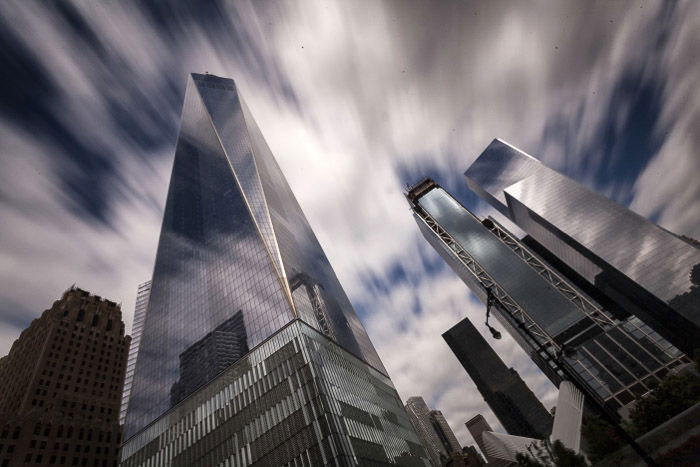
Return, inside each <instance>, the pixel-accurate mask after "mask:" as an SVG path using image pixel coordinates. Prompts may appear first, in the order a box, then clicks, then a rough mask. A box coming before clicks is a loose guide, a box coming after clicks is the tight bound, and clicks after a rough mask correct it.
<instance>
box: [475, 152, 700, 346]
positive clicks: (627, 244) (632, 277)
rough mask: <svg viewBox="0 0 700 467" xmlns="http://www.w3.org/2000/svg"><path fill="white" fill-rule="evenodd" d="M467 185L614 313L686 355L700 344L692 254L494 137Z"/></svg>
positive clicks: (699, 257)
mask: <svg viewBox="0 0 700 467" xmlns="http://www.w3.org/2000/svg"><path fill="white" fill-rule="evenodd" d="M464 175H465V177H466V178H467V184H468V185H469V187H470V188H471V189H472V190H474V191H475V192H476V193H477V194H478V195H479V196H480V197H482V198H483V199H484V200H486V201H487V202H489V203H490V204H491V205H492V206H494V207H495V208H496V209H498V210H499V211H500V212H501V213H503V214H504V215H505V216H507V217H509V218H510V219H511V220H512V221H513V222H515V223H516V224H517V225H518V226H519V227H520V228H521V229H523V230H524V231H526V232H527V233H528V234H529V235H530V236H532V237H533V238H534V239H535V240H536V241H537V242H539V243H540V244H541V245H543V246H544V247H545V248H546V249H547V250H549V251H550V252H552V253H553V254H554V255H555V256H556V257H558V258H560V259H561V260H562V261H563V262H564V263H566V265H567V266H569V267H571V268H572V269H573V270H574V271H575V272H576V273H577V274H578V275H580V276H581V277H582V278H584V279H585V280H586V281H588V282H589V283H590V284H592V285H594V286H595V287H596V288H597V289H598V290H600V291H601V292H602V293H603V294H605V295H606V296H607V297H608V298H609V299H610V300H611V302H613V303H614V304H615V305H616V306H617V307H618V308H619V309H620V310H622V311H624V312H626V313H627V314H633V315H636V316H638V317H639V318H640V319H642V320H643V321H644V322H645V323H647V324H648V325H650V326H651V327H652V328H654V330H656V331H657V332H658V333H660V334H661V335H663V336H664V337H666V338H667V339H668V340H669V341H670V342H671V343H673V344H674V345H675V346H676V347H678V348H679V349H680V350H682V351H683V352H685V353H686V354H688V355H692V354H693V352H694V350H695V349H696V348H697V347H698V345H699V344H698V342H700V249H699V248H698V247H697V244H693V243H692V242H689V241H686V240H684V239H683V238H681V237H679V236H676V235H674V234H672V233H670V232H668V231H666V230H664V229H662V228H661V227H659V226H658V225H656V224H654V223H652V222H650V221H648V220H647V219H645V218H643V217H641V216H639V215H638V214H636V213H634V212H632V211H630V210H629V209H627V208H625V207H623V206H620V205H619V204H617V203H615V202H613V201H611V200H609V199H608V198H606V197H605V196H603V195H600V194H598V193H596V192H594V191H592V190H590V189H588V188H586V187H585V186H583V185H581V184H579V183H577V182H575V181H573V180H571V179H570V178H567V177H565V176H563V175H561V174H559V173H557V172H556V171H554V170H552V169H550V168H548V167H546V166H545V165H543V164H542V163H540V162H539V161H538V160H537V159H535V158H533V157H531V156H530V155H528V154H526V153H524V152H522V151H520V150H518V149H516V148H514V147H513V146H511V145H509V144H507V143H505V142H503V141H500V140H494V141H493V142H492V143H491V144H490V145H489V146H488V147H487V148H486V149H485V150H484V152H483V153H482V154H481V155H480V156H479V157H478V158H477V160H476V161H475V162H474V163H473V164H472V165H471V166H470V167H469V169H468V170H467V171H466V172H465V174H464Z"/></svg>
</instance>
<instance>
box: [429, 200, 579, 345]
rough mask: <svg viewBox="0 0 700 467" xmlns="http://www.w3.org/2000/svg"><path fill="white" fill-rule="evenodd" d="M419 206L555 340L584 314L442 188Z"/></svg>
mask: <svg viewBox="0 0 700 467" xmlns="http://www.w3.org/2000/svg"><path fill="white" fill-rule="evenodd" d="M418 205H420V207H421V208H423V209H424V210H425V211H426V212H427V213H428V214H430V216H431V217H432V218H433V219H435V221H437V222H438V223H439V224H440V226H441V227H442V228H443V229H445V230H446V231H448V232H449V233H450V234H451V235H452V237H453V238H454V239H455V240H456V241H457V242H458V243H459V244H460V245H461V247H462V248H463V249H464V250H466V251H467V252H469V255H470V256H472V257H473V258H474V260H476V261H477V262H478V263H479V264H480V265H481V267H482V268H484V270H485V271H486V272H487V273H488V274H489V275H490V276H491V277H492V278H493V280H494V281H496V282H497V283H498V284H499V285H500V286H501V287H502V288H503V290H505V291H506V292H507V293H508V295H510V296H511V297H512V299H513V300H515V301H516V302H517V303H518V304H519V305H520V306H521V307H522V308H523V309H524V310H526V312H527V313H528V315H530V317H531V318H532V319H533V320H534V321H535V322H536V323H537V324H538V325H539V326H540V327H541V328H542V329H544V330H545V331H546V332H547V333H548V334H549V335H550V336H552V337H556V336H557V335H559V334H560V333H562V332H564V331H566V330H567V329H569V328H570V327H571V326H573V325H574V324H576V323H577V322H579V321H581V320H583V319H585V315H584V314H583V313H582V312H581V311H580V310H579V309H578V308H576V306H575V305H574V304H573V303H572V302H570V301H569V300H567V299H566V298H565V297H564V296H563V295H561V294H560V293H559V292H558V291H557V290H555V289H554V288H553V287H552V286H551V285H550V284H549V283H548V282H547V281H546V280H545V279H544V278H543V277H542V276H540V275H539V274H537V272H536V271H535V270H534V269H532V268H531V267H529V266H528V265H527V264H526V263H525V262H524V261H523V260H522V259H521V258H520V257H519V256H517V255H516V254H515V253H514V252H513V251H512V250H511V249H510V248H508V247H507V246H506V245H504V244H503V243H502V242H501V241H500V240H499V239H498V238H497V237H496V236H495V235H493V234H492V233H491V232H489V230H488V229H487V228H486V227H484V226H483V225H482V224H481V222H479V221H478V220H477V219H476V218H475V217H474V216H472V215H471V213H469V211H467V210H466V209H465V208H464V207H463V206H462V205H460V204H459V203H458V202H457V201H456V200H455V199H454V198H452V197H451V196H450V195H449V194H448V193H447V192H446V191H445V190H443V189H442V188H435V189H433V190H431V191H430V192H428V193H427V194H425V195H424V196H422V197H421V198H420V199H419V200H418Z"/></svg>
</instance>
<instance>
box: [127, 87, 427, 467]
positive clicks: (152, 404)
mask: <svg viewBox="0 0 700 467" xmlns="http://www.w3.org/2000/svg"><path fill="white" fill-rule="evenodd" d="M311 182H312V181H311ZM231 320H232V321H231ZM220 331H221V332H220ZM224 348H227V349H229V350H226V351H221V352H220V351H219V349H224ZM245 348H247V349H249V351H248V353H246V354H245V355H243V356H241V355H240V354H241V353H242V351H243V349H245ZM237 357H240V358H239V359H238V360H237V361H235V362H234V361H233V360H235V358H237ZM204 362H206V363H204ZM200 363H204V365H205V367H206V368H197V367H198V365H199V364H200ZM222 368H225V369H223V371H220V370H221V369H222ZM125 431H126V436H127V438H128V440H127V441H126V442H125V444H124V446H123V449H122V463H123V465H125V466H133V465H144V464H147V465H188V466H190V465H219V464H220V463H222V462H226V463H228V464H232V465H286V464H288V463H291V464H294V465H325V464H333V463H338V464H347V465H357V464H358V463H363V462H375V463H382V462H385V463H392V462H393V463H396V462H400V463H403V464H411V463H414V464H417V465H422V464H423V462H424V456H425V451H424V449H423V448H422V447H421V446H420V444H419V442H418V438H417V437H416V435H415V433H414V432H413V430H412V427H411V425H410V423H409V421H408V417H407V415H406V414H405V412H404V410H403V406H402V404H401V401H400V399H399V397H398V394H397V393H396V390H395V389H394V387H393V385H392V382H391V380H390V379H389V377H388V376H387V374H386V370H385V369H384V367H383V365H382V363H381V361H380V359H379V357H378V355H377V353H376V351H375V350H374V347H373V346H372V343H371V342H370V340H369V337H368V336H367V333H366V332H365V330H364V328H363V327H362V324H361V323H360V321H359V319H358V317H357V316H356V314H355V312H354V310H353V307H352V305H351V304H350V301H349V300H348V298H347V296H346V295H345V292H344V291H343V289H342V287H341V285H340V283H339V281H338V279H337V278H336V276H335V273H334V272H333V269H332V268H331V265H330V263H329V262H328V259H327V258H326V255H325V254H324V252H323V249H322V248H321V245H320V244H319V242H318V240H317V239H316V236H315V235H314V233H313V231H312V230H311V227H310V226H309V223H308V222H307V220H306V218H305V216H304V214H303V212H302V211H301V208H300V207H299V204H298V203H297V201H296V199H295V197H294V195H293V193H292V191H291V189H290V187H289V185H288V184H287V182H286V180H285V178H284V176H283V174H282V172H281V170H280V168H279V166H278V165H277V163H276V161H275V159H274V157H273V156H272V153H271V152H270V149H269V148H268V146H267V144H266V143H265V140H264V139H263V137H262V135H261V133H260V130H259V129H258V127H257V125H256V123H255V121H254V119H253V117H252V116H251V113H250V111H249V110H248V108H247V106H246V104H245V102H244V101H243V99H242V98H241V96H240V94H239V93H238V91H237V88H236V85H235V83H234V82H233V80H230V79H226V78H219V77H215V76H211V75H199V74H193V75H192V76H191V77H190V78H189V80H188V84H187V90H186V93H185V102H184V106H183V111H182V123H181V128H180V134H179V137H178V141H177V145H176V150H175V161H174V164H173V171H172V176H171V180H170V188H169V191H168V196H167V201H166V207H165V214H164V218H163V226H162V230H161V236H160V241H159V244H158V251H157V256H156V262H155V268H154V272H153V280H152V287H151V293H150V301H149V305H148V313H147V316H146V321H145V324H144V328H143V333H142V337H141V345H140V348H139V356H138V359H137V361H136V370H135V373H134V380H133V386H132V390H131V398H130V401H129V406H128V411H127V417H126V427H125Z"/></svg>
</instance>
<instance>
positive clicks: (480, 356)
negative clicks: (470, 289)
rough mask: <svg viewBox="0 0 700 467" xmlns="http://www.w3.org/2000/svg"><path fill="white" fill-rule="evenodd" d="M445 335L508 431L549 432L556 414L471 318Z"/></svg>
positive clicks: (532, 434)
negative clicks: (509, 365) (477, 327)
mask: <svg viewBox="0 0 700 467" xmlns="http://www.w3.org/2000/svg"><path fill="white" fill-rule="evenodd" d="M442 337H443V338H444V339H445V342H447V345H449V346H450V348H451V349H452V352H454V354H455V356H457V359H459V362H460V363H461V364H462V366H463V367H464V369H465V370H467V373H468V374H469V377H470V378H471V379H472V381H474V384H476V387H477V389H478V390H479V392H480V393H481V396H482V397H483V398H484V400H485V401H486V403H487V404H488V405H489V407H490V408H491V410H492V411H493V413H494V415H496V418H498V421H499V422H501V425H503V428H505V430H506V431H507V432H508V433H510V434H512V435H518V436H527V437H530V438H538V439H541V438H544V437H546V436H548V435H549V433H550V432H551V429H552V416H551V415H550V414H549V412H548V411H547V409H545V407H544V406H543V405H542V403H541V402H540V401H539V399H537V397H536V396H535V395H534V394H533V393H532V391H531V390H530V388H528V387H527V385H526V384H525V382H524V381H523V380H522V379H521V378H520V376H519V375H518V373H517V372H516V371H515V370H514V369H512V368H508V367H507V366H506V365H505V364H504V363H503V360H501V359H500V358H499V356H498V355H497V354H496V352H495V351H494V350H493V349H492V348H491V346H490V345H489V344H488V343H487V342H486V340H485V339H484V338H483V337H482V336H481V334H479V331H477V329H476V328H475V327H474V325H473V324H472V323H471V321H469V319H468V318H465V319H463V320H462V321H460V322H459V323H457V324H456V325H455V326H454V327H452V328H451V329H450V330H448V331H447V332H445V333H444V334H443V335H442Z"/></svg>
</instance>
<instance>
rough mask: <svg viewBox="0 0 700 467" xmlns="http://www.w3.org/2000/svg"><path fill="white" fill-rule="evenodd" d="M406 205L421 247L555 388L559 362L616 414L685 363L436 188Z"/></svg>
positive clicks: (420, 191) (414, 194)
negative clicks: (427, 246) (487, 309)
mask: <svg viewBox="0 0 700 467" xmlns="http://www.w3.org/2000/svg"><path fill="white" fill-rule="evenodd" d="M407 198H408V199H409V203H410V204H411V206H412V208H413V212H414V217H415V219H416V222H417V223H418V226H419V227H420V229H421V231H422V232H423V234H424V236H425V237H426V239H427V240H428V241H429V242H430V243H431V244H432V245H433V246H434V247H435V248H436V249H437V251H438V252H439V253H441V255H442V256H443V257H444V258H445V259H446V261H447V262H448V264H450V266H451V267H452V268H453V269H454V270H455V271H456V272H457V273H458V274H459V275H460V277H461V278H462V280H464V281H465V283H466V284H467V285H468V286H469V288H470V289H471V290H472V292H474V294H475V295H476V296H477V297H479V298H480V299H481V300H482V301H483V302H484V303H486V304H488V305H491V309H492V311H493V312H494V314H495V316H496V318H497V319H498V320H499V321H500V322H501V324H502V325H503V326H504V327H505V328H506V329H507V330H508V331H509V333H510V334H511V335H512V336H513V337H514V338H515V340H516V341H517V342H518V343H519V344H520V345H521V346H522V347H523V349H525V351H526V352H528V353H529V354H530V356H531V357H532V359H533V361H535V363H537V364H538V366H539V367H540V369H541V370H542V371H543V372H544V373H545V374H546V375H547V376H549V378H550V379H551V380H552V382H553V383H554V384H555V385H557V386H558V385H559V383H560V382H561V380H562V379H563V373H561V370H560V368H559V366H558V364H557V363H555V362H556V361H559V362H561V363H563V364H566V365H568V366H569V368H570V369H571V372H572V373H573V374H575V375H576V377H577V378H578V379H579V381H578V382H579V383H580V384H581V385H582V386H583V387H585V388H587V394H586V395H587V396H589V397H592V398H595V399H597V400H598V401H599V402H600V403H604V404H606V405H607V406H608V407H609V408H610V409H611V410H613V411H615V410H619V409H620V408H621V407H623V406H626V405H627V404H629V403H630V402H631V401H633V400H634V398H635V396H638V395H642V394H644V393H646V392H647V391H649V390H650V389H651V388H652V387H653V384H654V383H655V382H656V381H659V380H660V379H661V378H662V377H663V376H664V375H666V374H667V373H668V372H669V370H673V369H675V368H677V367H678V366H679V365H682V364H686V363H688V359H687V357H685V356H684V355H683V354H682V353H681V352H680V351H679V350H678V349H676V348H675V347H673V346H672V345H671V344H669V343H668V342H667V341H666V340H664V339H663V338H662V337H661V336H659V335H658V334H657V333H655V332H654V331H652V330H651V329H650V328H649V327H648V326H646V325H645V324H644V323H643V322H641V321H640V320H639V319H638V318H636V317H628V318H626V319H624V320H620V319H618V318H616V317H614V316H613V315H612V314H611V313H609V312H608V311H607V310H605V309H603V308H601V307H600V305H598V304H597V303H595V302H594V301H592V300H591V299H590V298H589V297H587V296H586V295H585V294H583V293H582V292H580V291H579V290H578V289H577V288H576V287H574V286H573V285H572V284H570V283H569V282H568V281H567V280H566V279H565V278H564V277H563V276H561V275H560V274H558V273H557V272H556V271H555V270H554V269H552V268H550V267H548V265H547V264H546V263H545V262H544V261H542V260H541V259H539V258H538V257H537V256H536V255H534V254H533V253H532V252H531V251H530V250H529V249H528V248H527V247H526V246H525V245H524V244H523V243H522V242H520V241H519V240H518V239H516V238H515V237H514V236H513V235H512V234H510V233H509V232H508V231H507V230H506V229H505V228H503V227H502V226H500V225H499V224H498V223H497V222H496V221H495V220H494V219H491V218H488V219H485V220H484V221H483V222H482V221H480V220H479V219H477V218H476V217H475V216H474V215H473V214H472V213H471V212H469V211H468V210H467V209H466V208H464V207H463V206H462V205H460V204H459V203H458V202H457V201H456V200H455V199H454V198H452V197H451V196H450V195H449V194H448V193H447V192H446V191H444V190H443V189H442V188H440V187H439V186H438V185H437V184H436V183H435V182H434V181H432V180H430V179H426V180H424V181H422V182H421V183H419V184H417V185H416V186H414V187H412V188H411V189H410V190H409V191H408V193H407Z"/></svg>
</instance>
